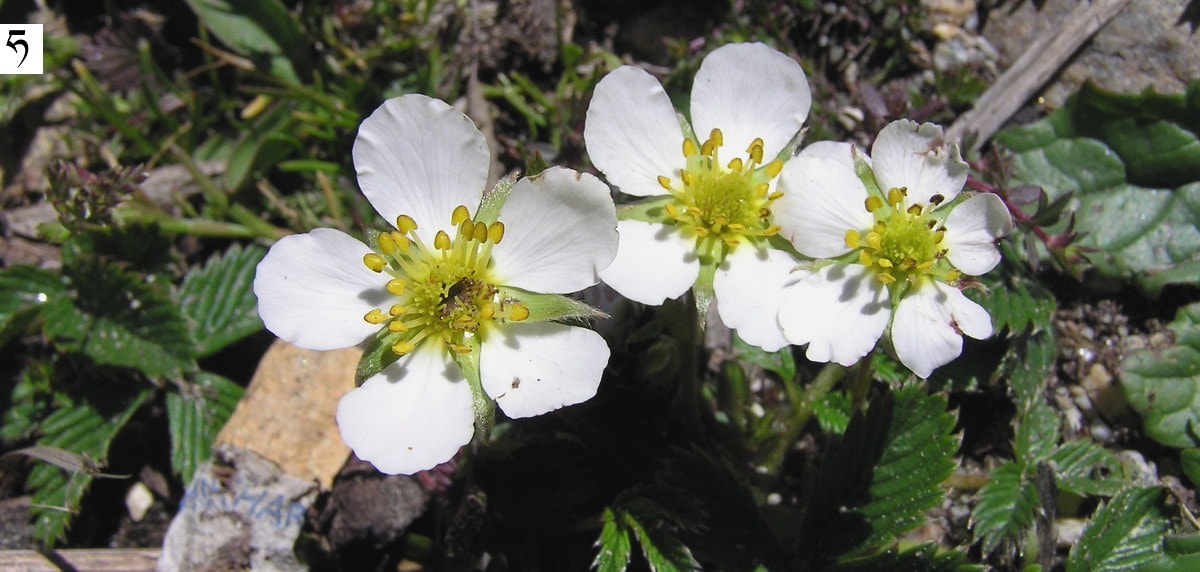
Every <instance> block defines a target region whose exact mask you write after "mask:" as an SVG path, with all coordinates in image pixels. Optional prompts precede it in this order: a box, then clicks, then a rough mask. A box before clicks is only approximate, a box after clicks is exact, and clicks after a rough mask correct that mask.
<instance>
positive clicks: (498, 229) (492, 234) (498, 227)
mask: <svg viewBox="0 0 1200 572" xmlns="http://www.w3.org/2000/svg"><path fill="white" fill-rule="evenodd" d="M502 238H504V223H502V222H500V221H496V222H494V223H492V224H491V225H490V226H488V240H490V241H492V244H500V239H502Z"/></svg>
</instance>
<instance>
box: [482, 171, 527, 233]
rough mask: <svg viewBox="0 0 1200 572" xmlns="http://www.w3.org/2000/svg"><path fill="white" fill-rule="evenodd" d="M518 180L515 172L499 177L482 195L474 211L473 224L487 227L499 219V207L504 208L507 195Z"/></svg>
mask: <svg viewBox="0 0 1200 572" xmlns="http://www.w3.org/2000/svg"><path fill="white" fill-rule="evenodd" d="M518 180H519V177H517V174H516V173H515V172H514V173H509V174H507V175H505V176H503V177H501V178H500V180H499V181H497V182H496V186H494V187H492V189H491V190H490V191H488V192H486V193H484V194H483V200H481V201H479V209H478V210H476V211H475V219H474V220H475V222H481V223H483V224H487V225H490V224H492V223H494V222H496V221H497V220H498V219H499V218H500V207H502V206H504V201H507V200H508V193H510V192H512V189H513V186H514V185H516V184H517V181H518Z"/></svg>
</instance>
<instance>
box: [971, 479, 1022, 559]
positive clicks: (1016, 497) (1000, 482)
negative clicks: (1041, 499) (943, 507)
mask: <svg viewBox="0 0 1200 572" xmlns="http://www.w3.org/2000/svg"><path fill="white" fill-rule="evenodd" d="M988 478H989V481H988V484H986V485H984V487H983V488H982V489H980V490H979V504H977V505H975V510H974V511H972V512H971V521H972V526H973V528H974V530H975V537H976V538H978V539H980V540H981V541H982V543H983V550H984V552H991V551H993V550H995V549H996V548H997V547H999V546H1000V545H1002V544H1007V543H1015V542H1019V541H1020V539H1021V538H1022V537H1023V536H1024V535H1025V532H1026V531H1027V530H1029V528H1030V527H1032V526H1033V521H1034V517H1035V516H1036V515H1035V511H1036V510H1037V507H1038V497H1037V490H1036V489H1035V488H1034V482H1033V478H1032V477H1031V476H1027V475H1026V474H1025V473H1024V472H1023V471H1022V470H1021V467H1020V466H1018V465H1017V464H1016V463H1005V464H1003V465H1000V466H999V467H996V468H995V469H993V470H992V472H991V473H989V474H988Z"/></svg>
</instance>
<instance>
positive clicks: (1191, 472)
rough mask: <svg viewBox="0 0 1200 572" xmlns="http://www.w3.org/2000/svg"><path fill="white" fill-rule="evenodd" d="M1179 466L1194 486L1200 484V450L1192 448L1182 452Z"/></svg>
mask: <svg viewBox="0 0 1200 572" xmlns="http://www.w3.org/2000/svg"><path fill="white" fill-rule="evenodd" d="M1179 465H1180V468H1182V469H1183V474H1185V475H1187V478H1188V480H1189V481H1192V485H1193V486H1195V485H1196V483H1200V449H1198V448H1195V447H1192V448H1191V449H1184V450H1182V451H1180V452H1179Z"/></svg>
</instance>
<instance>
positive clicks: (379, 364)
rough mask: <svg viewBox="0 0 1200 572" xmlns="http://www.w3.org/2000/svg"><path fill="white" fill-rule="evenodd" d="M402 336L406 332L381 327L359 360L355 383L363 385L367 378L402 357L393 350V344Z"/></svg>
mask: <svg viewBox="0 0 1200 572" xmlns="http://www.w3.org/2000/svg"><path fill="white" fill-rule="evenodd" d="M402 336H404V332H391V331H388V329H387V328H379V331H378V332H375V335H373V336H371V339H370V340H368V341H367V348H366V349H365V350H363V354H362V357H361V358H359V360H358V368H356V369H355V370H354V385H356V386H358V385H362V384H363V382H364V381H366V380H367V378H369V377H371V376H373V375H375V374H377V373H379V372H381V371H383V370H384V369H385V368H387V366H389V365H392V364H393V363H396V360H398V359H400V356H399V355H398V354H396V352H394V351H392V346H394V345H396V342H398V341H400V338H401V337H402Z"/></svg>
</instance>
